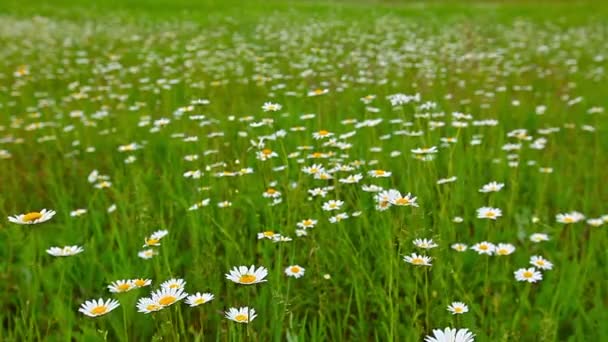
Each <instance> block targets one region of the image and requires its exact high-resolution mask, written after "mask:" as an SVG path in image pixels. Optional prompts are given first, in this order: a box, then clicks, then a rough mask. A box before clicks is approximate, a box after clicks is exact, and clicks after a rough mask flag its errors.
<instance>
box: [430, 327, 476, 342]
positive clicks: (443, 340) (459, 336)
mask: <svg viewBox="0 0 608 342" xmlns="http://www.w3.org/2000/svg"><path fill="white" fill-rule="evenodd" d="M474 337H475V334H473V333H472V332H470V331H469V329H466V328H465V329H456V328H445V329H444V330H441V329H433V336H430V335H429V336H426V337H425V338H424V342H473V341H475V338H474Z"/></svg>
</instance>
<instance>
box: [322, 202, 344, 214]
mask: <svg viewBox="0 0 608 342" xmlns="http://www.w3.org/2000/svg"><path fill="white" fill-rule="evenodd" d="M342 205H344V202H343V201H340V200H329V201H327V202H325V203H323V207H322V208H323V210H325V211H331V210H338V209H340V208H341V207H342Z"/></svg>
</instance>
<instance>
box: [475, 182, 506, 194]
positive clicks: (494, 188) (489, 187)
mask: <svg viewBox="0 0 608 342" xmlns="http://www.w3.org/2000/svg"><path fill="white" fill-rule="evenodd" d="M504 186H505V184H504V183H497V182H490V183H488V184H486V185H484V186H482V187H481V189H479V192H498V191H500V189H502V188H503V187H504Z"/></svg>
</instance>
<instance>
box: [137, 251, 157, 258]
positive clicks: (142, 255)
mask: <svg viewBox="0 0 608 342" xmlns="http://www.w3.org/2000/svg"><path fill="white" fill-rule="evenodd" d="M157 254H158V252H157V251H155V250H153V249H146V250H143V251H141V252H139V253H137V256H138V257H140V258H142V259H152V257H154V256H155V255H157Z"/></svg>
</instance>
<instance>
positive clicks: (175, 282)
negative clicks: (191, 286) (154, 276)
mask: <svg viewBox="0 0 608 342" xmlns="http://www.w3.org/2000/svg"><path fill="white" fill-rule="evenodd" d="M185 286H186V281H185V280H184V279H179V278H171V279H169V280H167V281H165V282H164V283H162V284H160V287H161V288H162V289H182V290H183V289H184V287H185Z"/></svg>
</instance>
